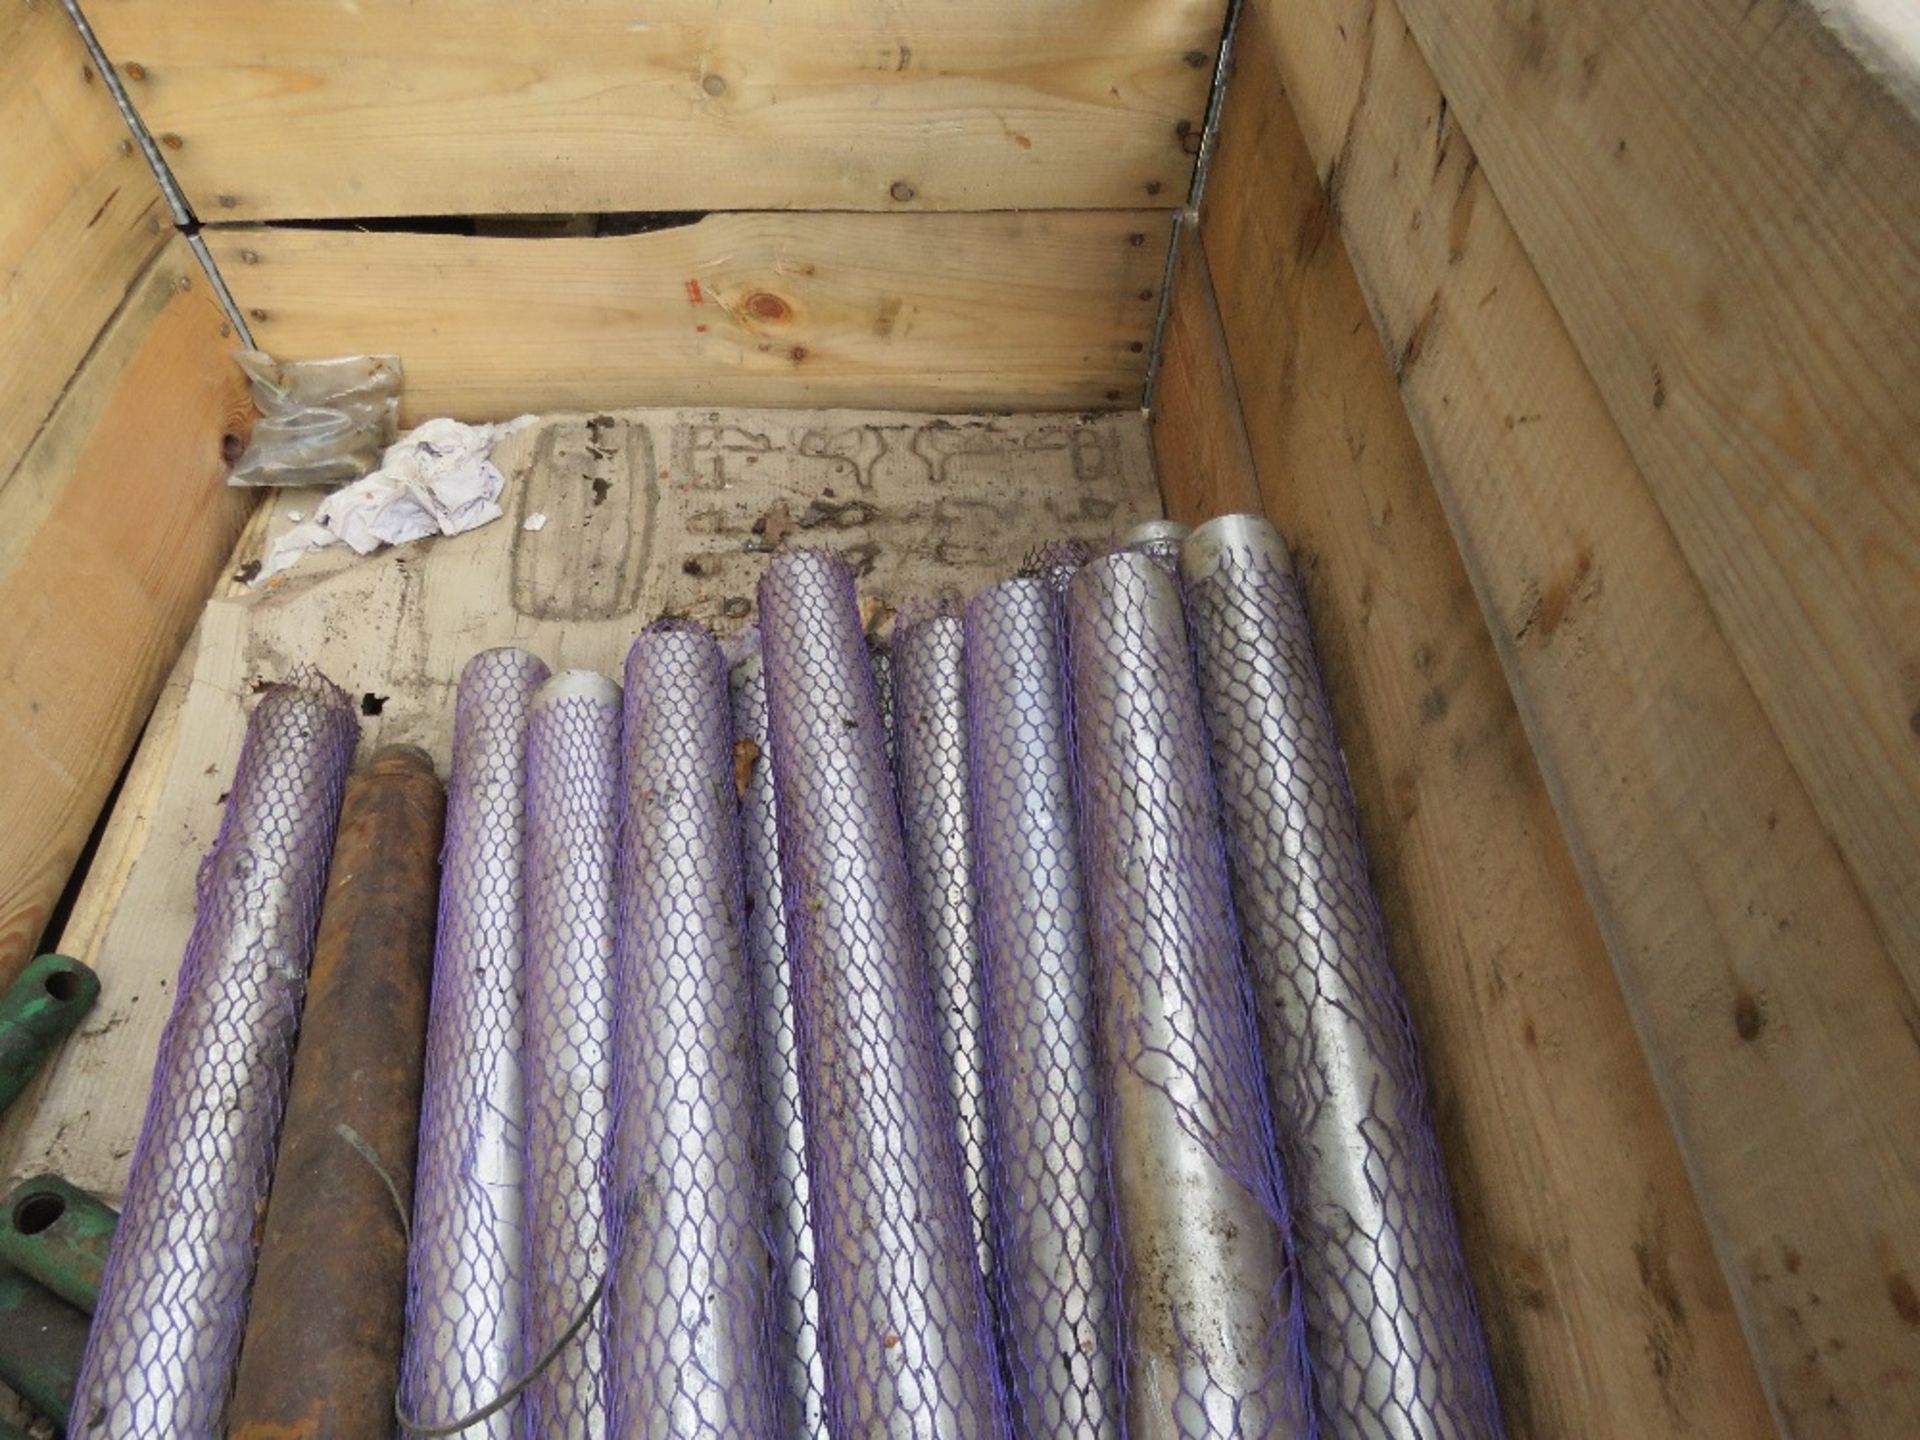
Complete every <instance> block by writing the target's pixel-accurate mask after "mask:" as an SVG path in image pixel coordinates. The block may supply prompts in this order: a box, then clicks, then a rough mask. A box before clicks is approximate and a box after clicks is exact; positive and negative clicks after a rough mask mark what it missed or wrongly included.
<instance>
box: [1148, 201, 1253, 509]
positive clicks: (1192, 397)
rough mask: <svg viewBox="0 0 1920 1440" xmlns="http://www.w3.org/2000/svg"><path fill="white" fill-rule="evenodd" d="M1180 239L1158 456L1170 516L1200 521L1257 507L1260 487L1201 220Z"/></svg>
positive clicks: (1156, 415)
mask: <svg viewBox="0 0 1920 1440" xmlns="http://www.w3.org/2000/svg"><path fill="white" fill-rule="evenodd" d="M1179 244H1180V249H1179V253H1178V254H1176V255H1175V256H1174V261H1173V307H1172V309H1171V310H1170V311H1169V312H1168V314H1167V328H1166V334H1165V336H1164V337H1163V338H1162V341H1161V355H1160V374H1159V377H1158V379H1157V380H1156V381H1155V382H1154V389H1153V415H1152V424H1153V456H1154V463H1155V465H1156V466H1157V467H1158V469H1159V471H1160V489H1161V493H1162V494H1163V495H1165V497H1166V500H1167V505H1168V510H1167V514H1168V516H1169V518H1171V519H1174V520H1180V521H1184V522H1186V523H1188V524H1192V523H1194V522H1196V521H1198V520H1204V519H1206V518H1208V517H1209V516H1213V515H1232V514H1237V513H1242V512H1257V511H1258V510H1259V509H1260V491H1259V486H1258V482H1257V481H1256V480H1255V478H1254V468H1253V452H1252V450H1251V449H1249V448H1248V445H1247V427H1246V425H1245V423H1244V422H1243V421H1242V419H1241V416H1240V392H1239V390H1238V389H1237V388H1236V386H1235V383H1234V378H1233V364H1232V362H1231V361H1230V360H1229V359H1228V357H1227V339H1226V335H1225V334H1224V333H1223V332H1222V331H1221V328H1220V309H1219V306H1218V305H1217V304H1216V303H1215V300H1214V294H1213V278H1212V276H1211V275H1210V274H1209V273H1208V270H1207V254H1206V250H1205V249H1204V248H1203V247H1202V246H1201V244H1200V232H1199V230H1198V228H1197V227H1195V226H1193V225H1191V224H1189V225H1188V226H1187V227H1186V228H1185V229H1184V230H1183V232H1182V234H1181V236H1180V242H1179Z"/></svg>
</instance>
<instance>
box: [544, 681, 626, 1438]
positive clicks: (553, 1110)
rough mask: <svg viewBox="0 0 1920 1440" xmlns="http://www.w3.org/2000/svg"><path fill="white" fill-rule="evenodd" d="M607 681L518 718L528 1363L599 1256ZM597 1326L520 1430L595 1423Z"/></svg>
mask: <svg viewBox="0 0 1920 1440" xmlns="http://www.w3.org/2000/svg"><path fill="white" fill-rule="evenodd" d="M619 809H620V687H619V686H618V685H615V684H614V683H613V682H612V681H611V680H609V679H607V678H606V677H605V676H604V675H597V674H595V673H593V672H592V671H590V670H567V671H562V672H561V673H560V674H558V675H555V676H554V677H553V678H552V679H550V680H548V681H547V682H546V683H545V684H544V685H542V686H541V687H540V688H539V689H538V690H536V691H535V692H534V694H533V700H532V702H531V706H530V719H529V722H528V727H527V822H526V823H527V833H526V863H525V884H526V900H527V918H526V926H527V932H526V951H527V958H526V1041H525V1044H526V1057H525V1063H526V1095H527V1158H526V1197H527V1198H526V1216H527V1230H526V1244H527V1262H526V1285H525V1289H524V1292H523V1294H524V1308H523V1315H524V1319H523V1321H522V1327H521V1328H522V1333H523V1335H524V1337H525V1340H524V1349H525V1351H526V1353H527V1354H528V1356H529V1357H530V1360H531V1359H532V1358H537V1357H539V1356H541V1355H543V1354H545V1353H546V1352H547V1350H548V1349H549V1347H551V1346H552V1345H553V1344H554V1343H555V1342H556V1341H558V1340H559V1339H560V1337H561V1336H562V1335H564V1334H565V1333H566V1331H567V1327H568V1326H570V1325H571V1324H573V1322H574V1320H575V1319H576V1318H577V1317H578V1316H579V1315H580V1314H581V1312H582V1311H583V1309H584V1308H585V1307H586V1305H587V1303H588V1301H590V1300H591V1299H592V1298H593V1295H594V1291H595V1289H596V1287H597V1286H599V1285H600V1283H601V1279H602V1277H603V1276H604V1275H605V1274H606V1271H607V1262H608V1257H609V1255H610V1253H611V1252H610V1249H609V1235H608V1226H607V1217H606V1205H605V1203H604V1197H603V1194H602V1188H601V1167H602V1164H603V1163H604V1161H605V1158H606V1148H607V1141H608V1137H609V1136H610V1135H611V1134H612V1131H613V1093H612V1091H613V1038H612V1025H613V934H614V875H615V870H616V858H615V837H616V834H617V831H618V826H619ZM600 1342H601V1332H600V1329H599V1327H598V1326H595V1325H587V1326H585V1327H583V1328H582V1329H581V1331H580V1333H579V1334H578V1335H576V1336H575V1337H574V1339H573V1340H572V1342H571V1343H569V1344H568V1345H567V1346H566V1348H565V1349H563V1350H562V1351H561V1352H560V1353H559V1354H558V1355H556V1356H555V1357H554V1359H553V1361H552V1363H550V1364H549V1365H548V1366H547V1367H546V1368H545V1369H544V1370H542V1371H541V1372H540V1373H539V1374H538V1375H537V1376H535V1377H534V1379H533V1380H532V1382H531V1383H530V1384H529V1385H528V1387H527V1390H526V1393H525V1397H524V1399H523V1401H522V1404H523V1405H524V1406H525V1415H524V1417H523V1426H524V1433H525V1435H526V1436H527V1437H529V1440H549V1437H550V1440H600V1437H602V1436H604V1435H605V1434H606V1433H607V1427H606V1405H605V1397H604V1394H603V1391H602V1385H603V1381H604V1378H605V1373H604V1372H605V1365H604V1361H603V1354H602V1348H601V1343H600Z"/></svg>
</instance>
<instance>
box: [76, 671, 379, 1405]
mask: <svg viewBox="0 0 1920 1440" xmlns="http://www.w3.org/2000/svg"><path fill="white" fill-rule="evenodd" d="M358 733H359V732H358V725H357V723H356V721H355V719H354V713H353V706H352V705H351V704H350V703H349V702H348V700H347V697H346V695H345V694H344V693H342V692H341V691H340V690H339V689H338V688H337V687H336V686H334V685H333V684H332V683H331V682H329V681H327V680H326V679H324V678H323V677H321V676H320V675H318V674H316V673H314V672H312V671H296V672H295V673H294V674H293V675H292V676H290V677H289V678H288V679H287V680H286V681H285V683H283V684H280V685H276V686H275V687H273V688H272V689H271V690H269V691H268V692H267V693H266V694H265V695H264V696H263V697H262V698H261V700H260V703H259V704H258V705H257V706H256V707H255V709H254V712H253V715H252V717H251V718H250V719H249V721H248V722H247V736H246V741H245V744H244V745H243V747H242V749H241V752H240V764H239V768H238V770H237V772H236V773H235V775H234V781H233V788H232V789H231V791H230V792H229V793H228V797H227V809H226V814H225V817H224V818H223V820H222V822H221V826H220V835H219V838H218V839H217V840H215V841H214V845H213V849H212V850H211V851H210V852H208V855H207V858H206V859H205V861H203V862H202V864H201V866H200V876H199V884H198V909H197V913H196V915H195V919H194V926H193V935H192V938H191V939H190V940H188V942H187V950H186V956H185V958H184V959H183V960H182V961H181V965H180V979H179V984H178V987H177V989H176V992H175V997H174V1006H173V1014H172V1016H171V1018H170V1019H169V1020H168V1021H167V1029H166V1033H165V1035H164V1036H162V1038H161V1041H160V1055H159V1059H158V1060H157V1061H156V1062H155V1065H154V1083H153V1091H152V1095H151V1098H150V1099H149V1101H148V1103H147V1114H146V1120H145V1122H144V1123H143V1125H142V1127H141V1131H140V1138H139V1140H138V1142H136V1144H135V1146H134V1152H133V1162H132V1173H131V1175H130V1176H129V1178H128V1181H127V1193H126V1200H125V1203H124V1206H123V1208H122V1210H121V1215H120V1223H119V1225H118V1227H117V1229H116V1231H115V1234H114V1242H113V1249H112V1253H111V1255H110V1257H109V1259H108V1262H107V1269H106V1274H105V1276H104V1277H103V1279H102V1282H101V1288H100V1303H99V1306H98V1308H97V1309H96V1310H95V1312H94V1324H93V1331H92V1335H91V1338H90V1340H89V1341H88V1345H87V1353H86V1360H85V1362H84V1364H83V1365H82V1367H81V1372H80V1377H79V1381H78V1384H77V1386H76V1387H75V1391H74V1413H75V1414H77V1415H79V1416H80V1417H81V1422H80V1427H79V1428H80V1429H82V1430H83V1431H84V1432H85V1433H95V1432H97V1433H100V1434H103V1435H111V1436H114V1437H116V1440H118V1437H147V1436H154V1437H160V1436H176V1435H212V1434H216V1433H218V1432H220V1431H221V1429H222V1427H223V1422H224V1418H225V1411H226V1405H227V1397H228V1393H229V1391H230V1390H231V1388H232V1385H233V1374H234V1363H235V1360H236V1358H237V1355H238V1351H239V1347H240V1337H241V1330H242V1326H243V1324H244V1322H245V1319H246V1309H247V1294H248V1290H249V1287H250V1286H251V1284H252V1282H253V1272H254V1249H253V1243H254V1235H255V1227H256V1226H257V1224H258V1223H259V1217H260V1210H261V1207H262V1206H263V1205H264V1204H265V1202H266V1198H267V1189H268V1185H269V1182H270V1180H271V1178H272V1174H273V1162H274V1154H275V1149H276V1146H277V1144H278V1140H279V1132H280V1118H281V1113H282V1110H283V1107H284V1105H285V1101H286V1093H287V1076H288V1071H289V1069H290V1067H291V1062H292V1059H293V1044H294V1036H295V1034H296V1033H297V1031H298V1029H299V1025H300V1009H301V1005H302V1003H303V1001H304V999H305V996H306V983H307V967H308V965H309V963H310V962H311V960H312V958H313V940H314V931H315V929H316V927H317V925H318V923H319V919H320V897H321V892H322V890H323V889H324V887H325V885H326V879H327V863H328V858H329V856H330V855H331V854H332V850H333V835H334V826H335V824H336V823H337V821H338V819H339V814H340V797H341V792H342V790H343V789H344V787H345V784H346V777H347V767H348V765H349V763H350V762H351V761H352V758H353V748H354V743H355V741H356V739H357V738H358Z"/></svg>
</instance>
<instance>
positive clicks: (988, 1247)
mask: <svg viewBox="0 0 1920 1440" xmlns="http://www.w3.org/2000/svg"><path fill="white" fill-rule="evenodd" d="M966 678H967V677H966V626H965V623H964V622H963V621H962V620H961V618H960V615H959V612H958V609H957V607H936V608H935V609H933V610H932V611H930V612H927V613H924V614H923V615H921V616H919V617H914V616H912V615H903V616H902V618H901V621H900V623H899V624H898V625H897V626H896V627H895V629H894V632H893V682H894V692H893V706H894V735H895V742H894V746H895V749H894V755H895V765H896V769H897V770H898V772H899V799H900V819H901V824H902V826H903V827H904V829H905V832H906V842H907V875H908V879H909V881H910V882H911V886H912V892H913V903H914V908H915V910H916V911H917V912H918V914H919V918H920V939H921V943H922V944H924V945H925V946H926V954H927V965H928V967H929V970H930V971H931V974H932V978H933V996H934V1009H933V1017H934V1026H935V1029H936V1031H937V1033H938V1034H939V1037H940V1049H941V1053H942V1054H943V1055H944V1057H945V1059H946V1077H947V1088H948V1090H949V1092H950V1093H951V1095H952V1097H953V1105H954V1110H955V1112H956V1113H957V1115H958V1117H959V1129H958V1132H957V1133H958V1135H959V1137H960V1166H961V1171H962V1174H963V1175H964V1177H965V1179H966V1187H967V1205H968V1208H969V1209H970V1210H971V1212H972V1217H973V1239H974V1248H975V1251H976V1252H977V1253H978V1255H979V1258H980V1269H981V1272H982V1273H983V1274H987V1275H991V1274H992V1273H993V1249H992V1234H991V1231H992V1225H993V1222H992V1219H991V1217H990V1216H989V1214H988V1209H987V1102H986V1087H987V1056H986V1041H985V1037H984V1035H983V1033H982V1031H983V1024H984V1022H983V1019H982V1015H981V998H980V917H979V907H980V896H979V891H978V890H977V888H976V886H975V883H974V874H973V816H972V814H971V813H970V808H969V802H970V796H969V791H968V780H967V705H966Z"/></svg>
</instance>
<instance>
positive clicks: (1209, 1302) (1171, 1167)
mask: <svg viewBox="0 0 1920 1440" xmlns="http://www.w3.org/2000/svg"><path fill="white" fill-rule="evenodd" d="M1067 611H1068V617H1069V625H1070V639H1069V655H1070V670H1071V676H1072V680H1071V684H1072V695H1073V707H1074V717H1075V718H1074V723H1075V726H1076V743H1075V756H1076V778H1077V785H1076V793H1077V797H1078V800H1079V805H1080V824H1081V844H1082V850H1083V857H1084V862H1085V864H1086V867H1087V875H1088V881H1089V887H1090V890H1089V894H1090V901H1091V914H1092V921H1093V945H1094V956H1095V962H1096V964H1095V975H1096V982H1095V993H1096V995H1097V997H1098V1000H1097V1005H1098V1010H1099V1015H1100V1027H1101V1028H1100V1034H1101V1047H1102V1064H1103V1069H1104V1072H1105V1082H1106V1083H1105V1099H1106V1105H1107V1143H1108V1165H1109V1172H1110V1174H1111V1176H1112V1181H1113V1193H1114V1206H1115V1224H1116V1229H1117V1236H1116V1239H1117V1246H1116V1248H1117V1250H1118V1252H1119V1255H1120V1273H1121V1294H1122V1299H1123V1311H1124V1316H1123V1321H1122V1333H1123V1335H1124V1337H1125V1347H1126V1351H1125V1353H1126V1360H1125V1364H1126V1377H1127V1432H1128V1434H1129V1436H1130V1437H1132V1440H1159V1437H1170V1436H1181V1437H1194V1436H1201V1435H1235V1436H1241V1435H1279V1436H1305V1435H1309V1434H1311V1432H1312V1423H1311V1416H1310V1410H1309V1400H1308V1396H1307V1393H1306V1379H1305V1376H1304V1375H1303V1374H1302V1373H1301V1372H1300V1369H1299V1364H1298V1341H1299V1305H1298V1299H1297V1296H1296V1295H1295V1293H1294V1288H1293V1277H1292V1274H1291V1269H1290V1263H1289V1256H1288V1253H1287V1209H1286V1196H1285V1191H1284V1189H1283V1187H1282V1184H1281V1180H1280V1171H1279V1164H1278V1159H1277V1156H1276V1155H1275V1152H1274V1144H1273V1130H1272V1126H1271V1122H1270V1119H1269V1116H1268V1113H1267V1096H1266V1082H1265V1077H1264V1075H1263V1074H1262V1072H1261V1065H1260V1053H1259V1042H1258V1038H1257V1035H1256V1033H1255V1028H1254V1018H1253V1013H1252V1000H1251V996H1250V994H1249V992H1248V985H1247V977H1246V972H1245V968H1244V966H1243V964H1242V962H1241V957H1240V951H1239V946H1238V944H1237V942H1236V940H1235V937H1234V929H1233V913H1232V907H1231V902H1230V900H1229V898H1228V889H1227V872H1226V862H1225V858H1224V856H1223V855H1222V853H1221V848H1220V832H1219V816H1218V811H1217V808H1216V805H1215V800H1214V795H1213V787H1212V781H1211V778H1210V777H1209V775H1208V773H1207V758H1206V734H1205V730H1204V729H1203V727H1202V724H1201V719H1200V707H1199V697H1198V694H1197V692H1196V689H1195V683H1194V674H1193V662H1192V659H1191V657H1190V655H1189V653H1188V650H1187V639H1186V631H1185V625H1184V621H1183V617H1182V614H1181V608H1180V595H1179V591H1178V589H1177V587H1176V585H1175V582H1174V579H1173V577H1172V576H1171V575H1169V574H1168V573H1167V572H1166V571H1165V570H1164V569H1162V568H1161V567H1160V566H1159V564H1157V563H1156V562H1155V561H1154V560H1152V559H1150V558H1148V557H1147V556H1144V555H1138V554H1131V553H1125V552H1123V553H1120V554H1115V555H1109V556H1107V557H1105V558H1104V559H1101V560H1096V561H1094V562H1093V563H1092V564H1090V565H1088V566H1086V567H1085V568H1084V569H1082V570H1081V571H1080V573H1079V575H1077V576H1076V577H1075V578H1074V581H1073V584H1072V585H1071V586H1069V587H1068V590H1067Z"/></svg>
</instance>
